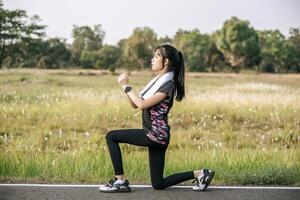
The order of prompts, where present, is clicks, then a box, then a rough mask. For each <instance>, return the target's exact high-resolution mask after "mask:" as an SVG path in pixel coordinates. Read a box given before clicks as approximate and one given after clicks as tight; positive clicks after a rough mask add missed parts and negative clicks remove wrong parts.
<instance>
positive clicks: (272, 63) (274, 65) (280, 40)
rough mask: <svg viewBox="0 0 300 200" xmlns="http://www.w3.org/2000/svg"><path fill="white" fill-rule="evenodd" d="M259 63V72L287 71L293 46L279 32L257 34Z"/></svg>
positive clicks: (270, 31) (271, 31)
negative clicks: (259, 54) (259, 52)
mask: <svg viewBox="0 0 300 200" xmlns="http://www.w3.org/2000/svg"><path fill="white" fill-rule="evenodd" d="M259 38H260V48H261V63H260V71H263V72H280V71H285V72H287V71H288V70H289V66H291V61H292V59H293V58H292V57H293V55H292V54H293V46H292V45H291V43H289V42H288V41H287V40H286V39H285V37H284V35H283V34H281V33H280V31H279V30H275V31H273V30H269V31H261V32H259Z"/></svg>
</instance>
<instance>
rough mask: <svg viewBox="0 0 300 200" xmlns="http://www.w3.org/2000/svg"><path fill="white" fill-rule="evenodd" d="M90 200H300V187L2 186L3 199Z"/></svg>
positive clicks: (1, 196)
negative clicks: (120, 189) (126, 189)
mask: <svg viewBox="0 0 300 200" xmlns="http://www.w3.org/2000/svg"><path fill="white" fill-rule="evenodd" d="M15 199H18V200H19V199H22V200H29V199H30V200H42V199H47V200H52V199H53V200H67V199H72V200H79V199H82V200H90V199H97V200H99V199H101V200H106V199H114V200H118V199H133V200H135V199H136V200H150V199H155V200H169V199H171V200H175V199H178V200H179V199H183V200H196V199H197V200H198V199H201V200H222V199H226V200H233V199H243V200H248V199H249V200H250V199H251V200H260V199H261V200H279V199H280V200H290V199H291V200H300V188H297V189H282V188H281V189H274V188H273V189H261V188H259V189H253V188H250V189H249V188H248V189H247V188H246V189H236V188H218V187H213V188H210V189H208V190H207V191H205V192H194V191H192V189H191V188H168V189H165V190H160V191H157V190H153V189H152V188H149V187H146V188H141V187H134V188H132V192H131V193H126V194H120V193H115V194H105V193H101V192H100V191H99V190H98V187H96V186H95V187H84V186H82V187H76V186H74V187H73V186H68V187H60V186H54V187H44V186H34V187H29V186H18V185H15V186H7V185H6V186H3V185H0V200H15Z"/></svg>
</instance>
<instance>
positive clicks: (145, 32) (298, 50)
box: [0, 1, 300, 73]
mask: <svg viewBox="0 0 300 200" xmlns="http://www.w3.org/2000/svg"><path fill="white" fill-rule="evenodd" d="M39 22H40V19H39V17H38V16H36V15H35V16H33V17H32V18H28V16H27V14H26V12H25V11H24V10H19V9H17V10H7V9H5V8H4V7H3V3H2V1H0V68H3V67H4V68H11V67H16V68H17V67H31V68H35V67H37V68H47V69H56V68H64V67H69V66H70V67H74V66H75V67H82V68H101V69H109V70H110V71H112V72H114V70H115V69H116V68H127V69H130V70H135V69H139V70H140V69H144V68H147V67H149V66H150V62H151V57H152V54H153V50H154V49H155V47H157V46H158V45H162V44H172V45H174V46H175V47H177V48H178V49H179V50H180V51H181V52H182V53H183V55H184V58H185V64H186V66H187V69H188V70H189V71H198V72H208V71H213V72H214V71H228V67H229V66H231V68H232V69H233V70H234V71H236V72H239V70H240V69H241V68H242V67H244V68H246V69H250V70H257V72H273V73H280V72H284V73H288V72H300V34H299V28H298V29H297V28H291V30H290V37H288V38H285V37H284V36H283V35H282V34H281V33H280V32H279V31H278V30H267V31H256V30H254V28H252V27H250V22H249V21H246V20H240V19H238V18H237V17H232V18H231V19H229V20H227V21H225V22H224V24H223V27H222V28H221V29H220V30H217V31H216V32H215V33H212V34H203V33H201V32H200V30H198V29H194V30H190V31H189V30H183V29H179V30H178V31H177V32H176V34H175V36H174V37H169V36H165V37H161V38H157V34H156V33H155V32H154V30H153V29H151V28H149V27H137V28H135V29H134V30H133V32H132V34H131V35H130V36H129V37H128V38H124V39H121V40H120V41H119V42H118V44H117V45H116V46H113V45H107V44H106V45H104V44H103V40H104V36H105V31H104V30H103V29H102V26H101V25H100V24H98V25H95V26H93V27H90V26H76V25H74V26H73V30H72V36H73V42H72V44H67V43H66V40H65V39H60V38H50V39H45V37H44V32H43V31H44V29H45V26H43V25H39Z"/></svg>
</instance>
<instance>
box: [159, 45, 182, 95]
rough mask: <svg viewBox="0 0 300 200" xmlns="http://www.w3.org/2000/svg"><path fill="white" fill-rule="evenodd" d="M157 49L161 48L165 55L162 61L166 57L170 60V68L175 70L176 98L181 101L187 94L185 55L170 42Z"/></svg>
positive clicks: (162, 53)
mask: <svg viewBox="0 0 300 200" xmlns="http://www.w3.org/2000/svg"><path fill="white" fill-rule="evenodd" d="M156 50H159V51H160V53H161V55H162V57H163V60H162V63H164V60H165V59H166V58H168V59H169V61H170V65H169V70H170V71H173V72H174V78H173V80H174V85H175V95H176V98H175V99H176V101H181V100H182V99H183V97H184V96H185V89H184V61H183V55H182V53H181V52H180V51H178V50H177V49H176V48H175V47H173V46H171V45H168V44H166V45H162V46H159V47H157V48H156V49H155V50H154V52H155V51H156Z"/></svg>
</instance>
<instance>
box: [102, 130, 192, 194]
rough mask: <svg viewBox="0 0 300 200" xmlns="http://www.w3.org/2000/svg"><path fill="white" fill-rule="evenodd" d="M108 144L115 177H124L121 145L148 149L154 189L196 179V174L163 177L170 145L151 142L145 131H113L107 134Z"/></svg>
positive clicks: (182, 173) (186, 173) (177, 174)
mask: <svg viewBox="0 0 300 200" xmlns="http://www.w3.org/2000/svg"><path fill="white" fill-rule="evenodd" d="M106 142H107V145H108V148H109V153H110V157H111V160H112V163H113V167H114V171H115V175H123V174H124V171H123V163H122V155H121V150H120V146H119V143H128V144H133V145H137V146H145V147H148V153H149V165H150V173H151V183H152V186H153V188H154V189H157V190H161V189H164V188H167V187H169V186H172V185H176V184H178V183H181V182H184V181H187V180H190V179H193V178H194V172H193V171H188V172H181V173H176V174H173V175H171V176H168V177H166V178H164V177H163V173H164V165H165V153H166V150H167V147H168V145H162V144H159V143H156V142H154V141H152V140H150V139H149V138H148V137H147V136H146V131H145V130H144V129H125V130H113V131H110V132H108V133H107V135H106Z"/></svg>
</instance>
